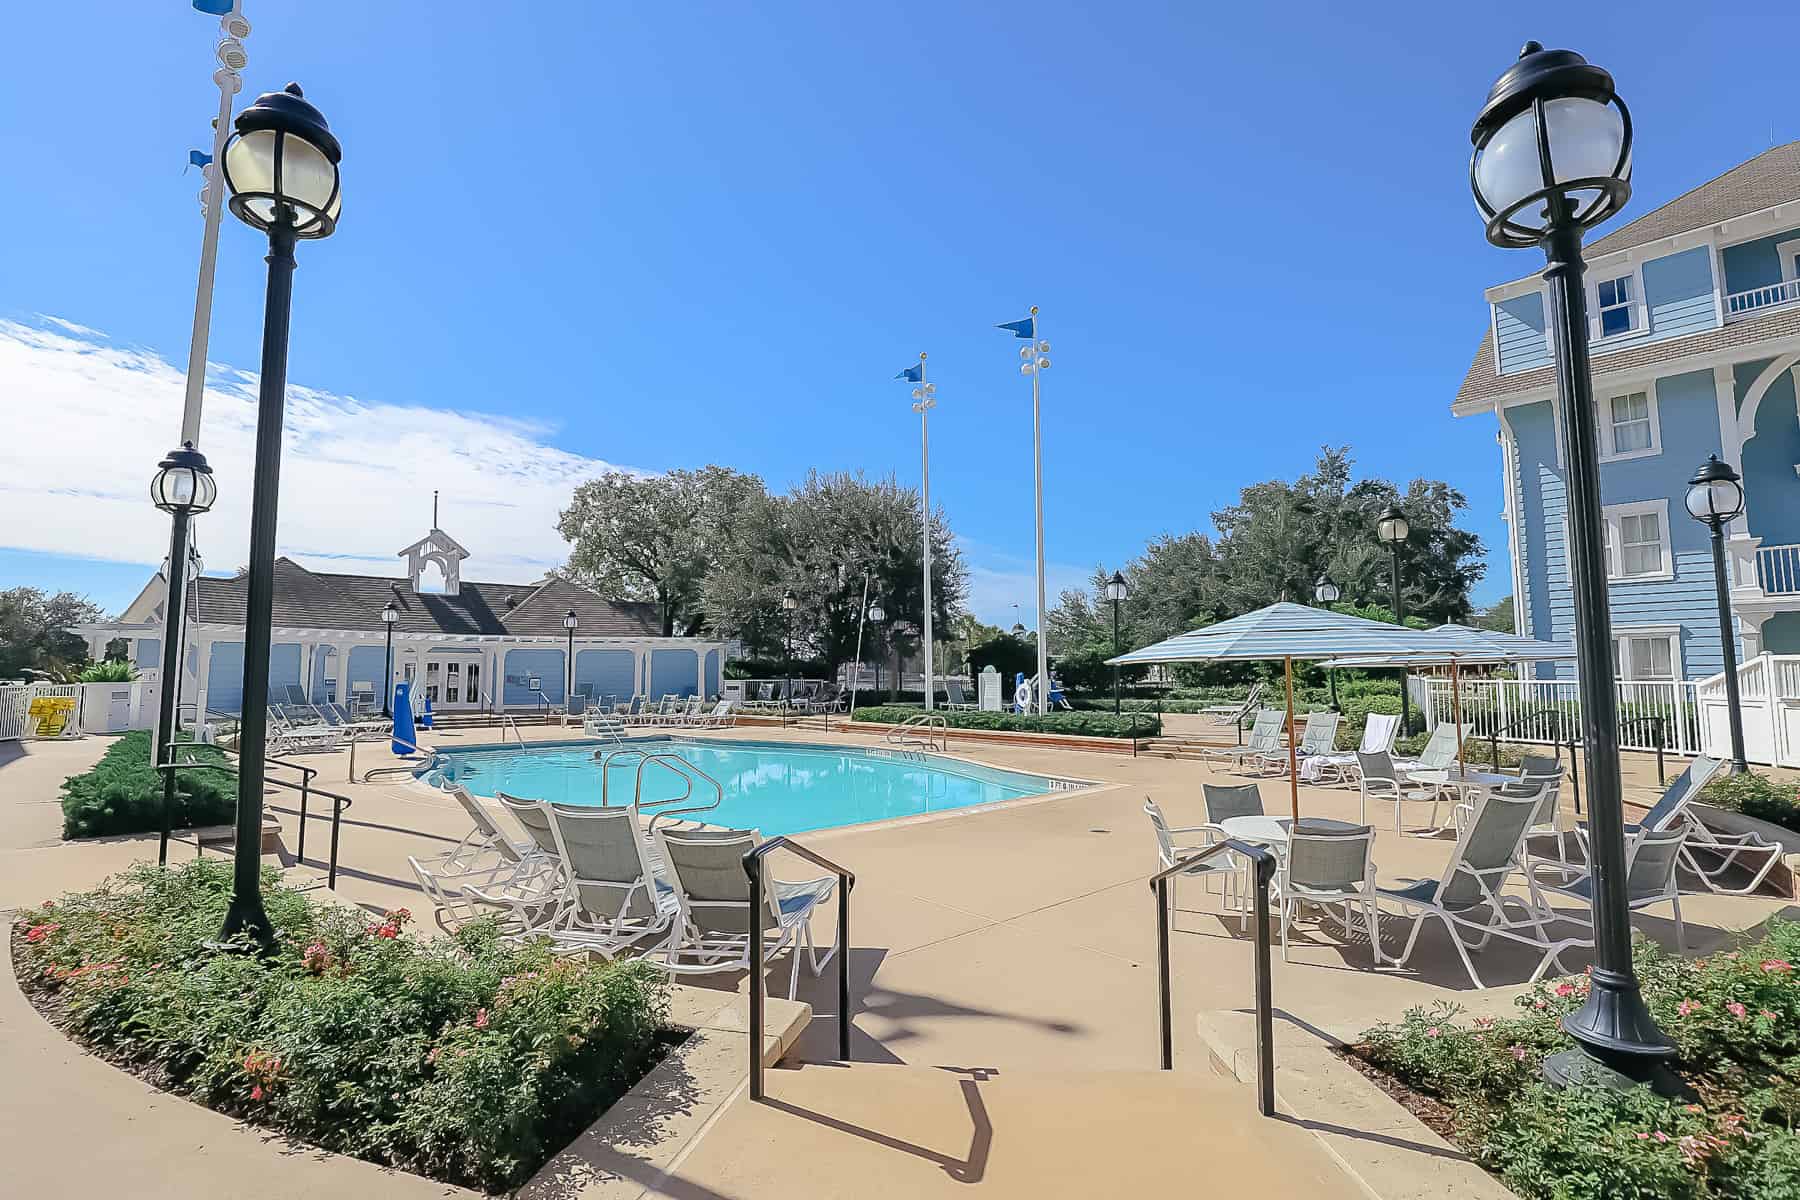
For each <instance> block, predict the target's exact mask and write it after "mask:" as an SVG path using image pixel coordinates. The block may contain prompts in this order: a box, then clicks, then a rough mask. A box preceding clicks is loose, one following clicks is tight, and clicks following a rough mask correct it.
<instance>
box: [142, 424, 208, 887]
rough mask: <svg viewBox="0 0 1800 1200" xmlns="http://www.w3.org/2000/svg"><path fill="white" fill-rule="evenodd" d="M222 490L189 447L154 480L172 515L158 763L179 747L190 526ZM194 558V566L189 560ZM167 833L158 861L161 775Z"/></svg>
mask: <svg viewBox="0 0 1800 1200" xmlns="http://www.w3.org/2000/svg"><path fill="white" fill-rule="evenodd" d="M218 496H219V485H218V483H217V482H216V481H214V479H213V473H212V468H211V467H210V466H208V465H207V462H206V456H205V455H204V454H202V453H200V452H199V451H198V450H196V449H194V444H193V443H192V442H184V443H182V445H181V446H180V447H179V448H178V449H175V450H171V451H169V452H168V453H167V454H166V455H164V456H163V460H162V461H161V462H160V463H158V464H157V465H156V474H155V475H154V476H153V477H152V478H151V480H150V499H151V502H152V503H154V504H155V505H156V507H157V508H159V509H161V510H162V511H163V512H166V513H168V514H169V558H168V562H167V564H166V565H165V567H164V569H163V579H164V581H165V583H166V585H167V590H166V591H165V593H164V596H163V646H162V652H163V654H162V678H161V679H160V680H159V681H158V684H157V691H158V693H159V699H158V704H157V709H156V745H155V747H154V748H153V750H154V755H153V757H154V759H155V761H156V762H158V763H169V762H173V761H174V758H175V756H174V754H173V753H172V751H171V748H172V746H173V745H174V741H175V709H176V706H177V705H178V704H179V703H180V688H181V658H182V641H183V636H184V634H183V628H182V627H183V624H184V623H185V621H186V617H187V596H186V590H185V589H186V582H187V569H188V568H189V567H190V566H192V567H193V568H194V571H195V573H196V574H198V573H199V569H200V568H199V557H198V556H197V555H191V551H190V549H189V537H188V522H189V521H190V519H191V518H192V517H193V515H194V514H195V513H203V512H205V511H207V510H208V509H210V508H211V507H212V506H213V501H214V500H216V499H218ZM190 556H191V560H190ZM162 793H163V800H162V833H161V836H160V837H159V839H158V842H157V850H156V861H157V863H158V864H159V865H165V864H167V863H168V861H169V834H170V829H171V825H172V822H173V820H174V812H175V772H174V771H172V770H165V771H163V772H162Z"/></svg>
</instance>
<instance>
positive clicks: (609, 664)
mask: <svg viewBox="0 0 1800 1200" xmlns="http://www.w3.org/2000/svg"><path fill="white" fill-rule="evenodd" d="M583 684H589V685H592V688H593V694H594V696H596V697H599V696H618V697H620V698H622V699H628V698H629V697H630V696H631V695H632V694H633V693H635V692H636V691H637V655H635V654H633V653H632V652H631V651H629V650H577V651H576V652H575V686H576V687H577V688H578V689H579V688H580V687H581V686H582V685H583Z"/></svg>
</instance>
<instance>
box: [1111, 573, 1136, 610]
mask: <svg viewBox="0 0 1800 1200" xmlns="http://www.w3.org/2000/svg"><path fill="white" fill-rule="evenodd" d="M1130 595H1131V589H1130V588H1129V587H1127V586H1126V585H1125V576H1124V575H1123V574H1122V573H1120V572H1118V571H1114V572H1113V576H1112V578H1111V579H1109V580H1107V581H1106V598H1107V599H1108V600H1111V601H1112V602H1113V603H1114V604H1117V603H1118V602H1119V601H1121V600H1124V599H1126V598H1127V597H1129V596H1130Z"/></svg>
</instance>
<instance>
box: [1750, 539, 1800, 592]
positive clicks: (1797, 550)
mask: <svg viewBox="0 0 1800 1200" xmlns="http://www.w3.org/2000/svg"><path fill="white" fill-rule="evenodd" d="M1756 582H1757V585H1758V586H1759V587H1761V588H1762V590H1763V594H1764V595H1766V596H1800V545H1791V546H1758V547H1757V548H1756Z"/></svg>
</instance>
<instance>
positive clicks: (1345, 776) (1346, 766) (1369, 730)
mask: <svg viewBox="0 0 1800 1200" xmlns="http://www.w3.org/2000/svg"><path fill="white" fill-rule="evenodd" d="M1399 731H1400V717H1399V715H1398V714H1395V713H1370V714H1369V716H1368V719H1367V720H1365V721H1364V722H1363V735H1362V744H1361V745H1359V746H1358V747H1357V748H1356V749H1355V750H1351V751H1348V752H1347V753H1343V754H1322V755H1320V756H1319V757H1317V758H1312V759H1308V760H1307V761H1306V762H1305V763H1304V764H1302V766H1301V770H1300V777H1301V778H1302V779H1307V780H1312V781H1315V782H1318V783H1329V782H1341V783H1354V782H1355V781H1356V778H1357V775H1358V773H1359V771H1360V769H1361V768H1360V764H1359V763H1358V761H1357V757H1356V756H1357V755H1358V754H1392V753H1393V750H1394V735H1395V734H1397V733H1398V732H1399Z"/></svg>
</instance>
